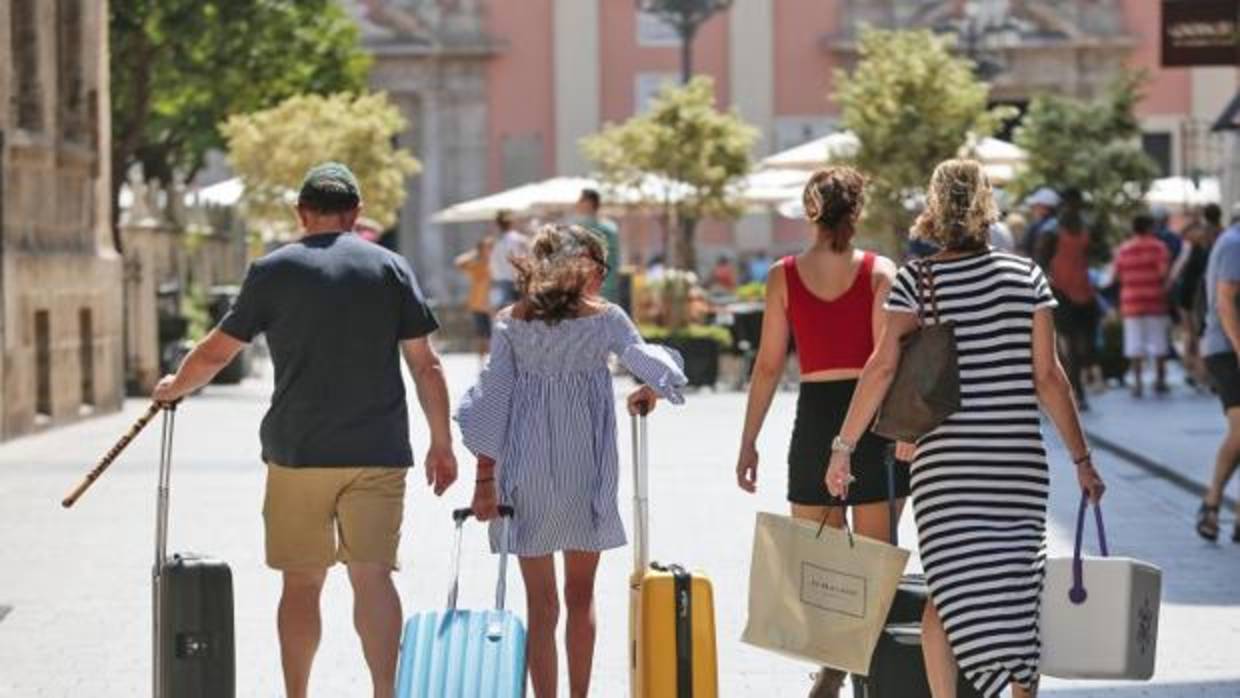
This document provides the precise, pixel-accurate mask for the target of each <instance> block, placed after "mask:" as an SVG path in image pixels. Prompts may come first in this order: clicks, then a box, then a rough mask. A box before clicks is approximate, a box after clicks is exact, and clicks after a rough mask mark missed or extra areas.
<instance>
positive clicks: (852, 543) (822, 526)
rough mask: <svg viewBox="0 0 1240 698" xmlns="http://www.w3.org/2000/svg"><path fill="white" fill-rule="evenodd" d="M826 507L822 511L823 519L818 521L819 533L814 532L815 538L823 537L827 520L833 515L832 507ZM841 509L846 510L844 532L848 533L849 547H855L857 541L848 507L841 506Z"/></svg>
mask: <svg viewBox="0 0 1240 698" xmlns="http://www.w3.org/2000/svg"><path fill="white" fill-rule="evenodd" d="M826 509H827V510H826V511H824V512H823V513H822V521H820V522H819V523H818V533H816V534H814V537H815V538H822V532H823V531H825V530H827V520H828V519H829V518H830V517H831V507H830V506H828V507H827V508H826ZM840 509H842V510H844V532H845V533H847V534H848V547H850V548H855V547H857V541H855V540H853V532H852V526H849V525H848V509H847V507H844V506H841V507H840Z"/></svg>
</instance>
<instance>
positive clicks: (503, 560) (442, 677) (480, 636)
mask: <svg viewBox="0 0 1240 698" xmlns="http://www.w3.org/2000/svg"><path fill="white" fill-rule="evenodd" d="M512 514H513V510H512V508H511V507H500V520H501V524H500V525H501V528H502V531H501V534H500V554H499V582H498V583H497V584H496V589H495V608H494V609H492V610H489V611H461V610H457V608H456V597H457V589H458V588H459V586H460V576H461V537H462V533H463V530H464V526H465V521H466V520H467V519H468V518H469V517H470V516H472V515H473V512H472V511H471V510H469V509H457V510H456V511H454V512H452V519H453V521H454V522H455V523H456V543H455V546H454V548H453V552H452V589H451V591H449V592H448V608H447V610H446V611H443V612H438V611H436V612H431V613H418V614H416V615H413V616H411V617H410V618H409V620H408V621H406V623H405V633H404V636H403V637H402V638H401V643H400V667H399V669H398V671H397V675H396V695H397V698H519V697H520V696H524V695H525V625H524V624H522V623H521V619H520V618H518V617H517V616H516V614H515V613H513V612H512V611H508V610H505V609H504V596H505V591H506V585H507V579H506V578H507V573H508V532H509V530H508V529H509V526H510V522H511V519H512Z"/></svg>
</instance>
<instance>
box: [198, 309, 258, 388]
mask: <svg viewBox="0 0 1240 698" xmlns="http://www.w3.org/2000/svg"><path fill="white" fill-rule="evenodd" d="M240 292H241V289H240V288H239V287H237V286H212V287H211V289H210V290H209V291H208V292H207V312H208V314H210V316H211V323H212V324H214V325H218V324H219V322H220V320H223V319H224V316H225V315H227V314H228V311H229V310H230V309H232V304H233V302H234V301H236V300H237V295H238V294H239V293H240ZM253 363H254V362H253V355H252V353H251V351H250V347H248V346H247V347H245V348H244V349H242V350H241V351H240V352H239V353H238V354H237V356H236V357H235V358H233V360H232V361H231V362H229V364H228V365H227V366H225V367H224V368H223V370H221V371H220V372H219V373H217V374H216V375H215V378H214V379H213V380H212V381H211V382H212V383H216V384H219V385H236V384H237V383H240V382H241V381H243V380H245V378H246V377H247V376H249V375H250V371H251V369H252V367H253Z"/></svg>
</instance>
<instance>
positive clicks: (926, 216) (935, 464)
mask: <svg viewBox="0 0 1240 698" xmlns="http://www.w3.org/2000/svg"><path fill="white" fill-rule="evenodd" d="M927 199H928V200H927V208H926V211H925V213H923V214H922V216H921V218H920V219H918V222H917V225H916V227H915V229H914V234H915V235H917V236H919V237H922V238H925V239H927V240H929V241H930V242H932V243H934V244H935V245H937V246H938V247H939V248H940V249H941V250H942V252H940V253H939V254H936V255H935V256H933V257H932V258H930V259H929V260H926V261H925V262H914V263H913V264H916V265H917V266H918V269H917V270H916V271H914V270H911V269H910V268H908V267H905V268H904V269H902V270H901V271H900V273H899V274H898V275H897V277H896V281H895V283H894V284H893V285H892V289H891V293H890V295H889V296H888V299H887V304H886V310H887V322H886V328H885V331H884V333H883V336H882V338H881V339H880V340H879V346H878V348H877V349H876V351H875V353H874V355H873V356H872V357H871V358H870V360H869V361H868V362H867V363H866V367H865V369H864V371H863V372H862V374H861V378H860V381H859V384H858V386H857V390H856V394H855V396H854V397H853V400H852V405H851V406H850V407H849V411H848V417H847V418H846V419H845V421H844V426H843V427H842V428H841V430H840V437H841V441H843V444H842V445H841V446H840V447H839V448H838V449H836V450H835V451H834V452H833V453H832V455H831V464H830V466H829V467H828V469H827V475H826V481H827V483H826V484H827V487H828V489H829V490H830V491H831V492H832V493H833V494H846V493H847V491H848V487H849V484H850V482H851V481H852V472H851V470H852V464H851V462H850V461H851V458H850V455H851V454H850V449H851V445H852V444H855V443H857V439H859V438H860V437H861V435H862V434H863V433H864V432H865V428H866V426H867V425H869V423H870V421H871V420H872V419H873V418H874V414H875V413H876V412H877V410H878V407H879V405H880V404H881V403H882V400H883V397H884V395H885V394H886V392H887V389H888V387H889V386H890V385H891V380H892V377H893V376H894V374H895V370H896V368H897V366H898V365H899V360H900V340H901V338H903V337H904V336H906V335H907V334H909V333H910V332H912V331H914V330H915V329H916V328H917V326H918V315H917V313H918V307H919V300H918V293H919V291H918V284H917V277H916V276H915V274H916V273H917V272H920V273H924V274H925V275H926V277H927V280H928V281H931V282H932V283H933V288H934V293H935V295H936V297H937V302H938V309H939V317H940V321H941V322H953V323H955V335H956V345H957V352H958V355H959V368H960V394H961V407H960V410H959V411H957V412H956V413H955V414H953V415H951V416H949V417H948V418H947V420H946V421H944V422H943V424H941V425H940V426H939V427H937V428H936V429H934V430H933V431H931V432H930V433H929V434H927V435H925V436H923V437H922V438H921V440H920V441H919V442H918V444H917V450H916V455H915V457H914V459H913V466H912V496H913V514H914V518H915V521H916V523H917V534H918V542H919V545H920V548H921V557H922V562H923V564H924V565H925V568H926V579H927V582H928V584H929V587H930V603H928V604H927V605H926V612H925V616H924V618H923V621H922V643H923V644H922V647H923V652H924V654H925V661H926V670H927V673H928V675H929V678H930V686H931V690H932V692H933V694H934V698H954V696H955V694H956V678H957V672H958V671H961V672H963V673H964V675H965V678H966V679H968V681H969V682H970V683H971V684H972V685H974V686H976V687H977V689H978V690H979V691H981V692H982V693H983V694H984V695H986V696H987V697H988V698H989V697H991V696H995V695H998V694H999V693H1000V692H1001V691H1002V690H1003V689H1004V688H1005V687H1007V686H1008V685H1009V684H1010V685H1011V686H1012V691H1013V695H1014V696H1016V698H1025V697H1027V696H1033V695H1035V694H1036V692H1037V681H1038V674H1039V672H1038V664H1039V659H1040V654H1041V645H1040V640H1039V637H1038V602H1039V598H1040V596H1041V590H1042V580H1043V562H1044V559H1045V551H1044V546H1045V529H1046V497H1047V492H1048V489H1049V485H1050V474H1049V472H1048V469H1047V464H1046V451H1045V448H1044V446H1043V442H1042V434H1041V427H1040V419H1039V413H1038V407H1039V404H1040V405H1041V407H1042V409H1044V410H1045V411H1046V412H1047V414H1048V415H1049V416H1050V418H1051V420H1052V421H1053V422H1054V423H1055V427H1056V428H1057V429H1058V430H1059V434H1060V436H1061V437H1062V439H1063V442H1064V444H1065V445H1066V446H1067V448H1068V450H1069V452H1070V453H1071V455H1072V459H1073V462H1074V463H1075V466H1076V475H1077V480H1078V482H1079V485H1080V487H1081V488H1083V489H1084V490H1085V491H1086V492H1088V493H1089V495H1090V497H1091V498H1092V499H1094V501H1097V500H1098V499H1100V498H1101V497H1102V493H1103V490H1104V486H1103V483H1102V479H1101V477H1100V476H1099V475H1098V472H1097V471H1096V470H1095V469H1094V466H1093V464H1092V463H1091V462H1090V456H1089V450H1088V448H1087V447H1086V443H1085V437H1084V434H1083V433H1082V431H1081V425H1080V419H1079V416H1078V414H1077V410H1076V405H1075V403H1074V402H1073V399H1072V389H1071V386H1070V384H1069V382H1068V379H1067V376H1066V375H1065V373H1064V370H1063V368H1062V366H1060V364H1059V360H1058V357H1057V355H1056V352H1055V326H1054V320H1053V318H1052V315H1051V310H1052V308H1053V307H1054V306H1055V299H1054V296H1053V295H1052V293H1051V290H1050V287H1049V286H1048V284H1047V281H1046V277H1045V276H1044V275H1043V273H1042V270H1041V269H1039V268H1038V266H1037V265H1036V264H1034V263H1033V262H1032V261H1030V260H1028V259H1023V258H1020V257H1016V256H1014V255H1010V254H1005V253H1001V252H996V251H994V250H991V249H989V248H988V247H987V246H986V240H987V230H988V229H989V227H990V224H991V223H993V222H994V220H995V218H996V217H997V210H996V207H995V203H994V199H993V196H992V193H991V189H990V184H989V182H988V181H987V179H986V175H985V173H984V172H983V171H982V168H981V165H979V164H978V163H977V162H974V161H971V160H949V161H947V162H944V163H943V164H941V165H939V167H938V168H937V169H935V171H934V176H933V177H932V178H931V180H930V189H929V192H928V194H927ZM922 302H924V303H925V304H926V307H929V303H930V294H929V292H926V293H925V294H924V296H923V298H922ZM923 321H925V322H934V320H932V319H930V318H926V319H925V320H923Z"/></svg>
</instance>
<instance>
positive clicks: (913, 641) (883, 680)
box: [852, 446, 982, 698]
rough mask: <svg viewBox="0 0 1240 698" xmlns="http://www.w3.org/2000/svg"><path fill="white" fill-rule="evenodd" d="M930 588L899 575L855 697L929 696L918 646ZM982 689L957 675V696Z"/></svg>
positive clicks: (890, 460)
mask: <svg viewBox="0 0 1240 698" xmlns="http://www.w3.org/2000/svg"><path fill="white" fill-rule="evenodd" d="M894 448H895V447H894V446H892V447H891V448H888V450H887V458H886V468H887V493H888V502H889V504H890V507H891V509H890V520H891V533H890V538H891V544H892V545H896V543H897V539H898V537H899V536H898V535H897V532H898V530H899V525H900V522H899V520H898V519H897V518H896V515H895V514H896V511H895V498H894V497H895V457H894V455H893V452H892V449H894ZM929 596H930V592H929V589H928V588H927V587H926V578H925V576H924V575H920V574H906V575H904V576H903V577H902V578H901V579H900V586H899V587H898V588H897V589H896V595H895V599H894V600H893V601H892V603H891V610H890V611H889V612H888V613H887V626H886V627H885V628H883V633H882V634H881V635H879V636H878V645H877V646H875V648H874V655H873V657H871V659H870V672H869V675H868V676H857V675H856V674H854V675H853V677H852V682H853V696H854V698H930V683H929V681H928V679H927V678H926V662H925V657H924V655H923V654H922V650H921V615H922V612H923V611H924V609H925V607H926V600H927V599H928V598H929ZM981 695H982V694H981V693H980V692H978V690H977V689H976V688H974V687H973V685H972V684H970V683H969V682H968V681H966V680H965V678H964V675H960V677H959V679H958V680H957V681H956V696H957V698H981Z"/></svg>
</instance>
